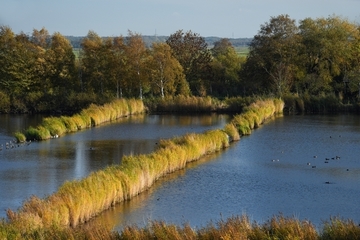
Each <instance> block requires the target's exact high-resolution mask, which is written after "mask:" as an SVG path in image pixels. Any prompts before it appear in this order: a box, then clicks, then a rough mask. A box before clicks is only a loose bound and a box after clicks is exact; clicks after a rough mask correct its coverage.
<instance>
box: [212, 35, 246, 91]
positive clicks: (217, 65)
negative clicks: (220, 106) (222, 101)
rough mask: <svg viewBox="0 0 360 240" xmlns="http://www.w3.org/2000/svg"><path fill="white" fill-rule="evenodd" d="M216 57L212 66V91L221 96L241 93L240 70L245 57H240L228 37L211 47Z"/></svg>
mask: <svg viewBox="0 0 360 240" xmlns="http://www.w3.org/2000/svg"><path fill="white" fill-rule="evenodd" d="M211 52H212V55H213V57H214V59H213V61H212V63H211V67H212V73H213V75H212V80H211V92H212V94H215V95H219V96H229V95H231V96H235V95H238V94H239V90H240V89H239V87H240V86H239V71H240V69H241V64H242V62H243V59H242V58H240V57H239V56H238V55H237V54H236V51H235V49H234V47H233V46H232V44H231V43H230V41H229V40H228V39H226V38H224V39H221V40H219V41H217V42H215V43H214V47H213V48H212V49H211Z"/></svg>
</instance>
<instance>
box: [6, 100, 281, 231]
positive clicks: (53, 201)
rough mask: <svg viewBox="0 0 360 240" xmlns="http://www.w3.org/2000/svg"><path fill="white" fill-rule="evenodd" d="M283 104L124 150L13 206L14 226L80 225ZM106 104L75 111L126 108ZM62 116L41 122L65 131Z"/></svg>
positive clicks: (255, 107)
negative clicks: (113, 161) (130, 152)
mask: <svg viewBox="0 0 360 240" xmlns="http://www.w3.org/2000/svg"><path fill="white" fill-rule="evenodd" d="M282 104H283V103H282V101H277V100H262V101H261V100H258V101H256V102H255V103H253V104H251V105H250V106H249V107H248V108H246V109H247V111H246V112H244V113H242V114H240V115H237V116H235V117H234V120H233V121H232V122H231V123H229V124H228V125H226V126H225V128H224V130H222V129H218V130H210V131H206V132H204V133H199V134H195V133H190V134H186V135H184V136H181V137H174V138H172V139H167V140H161V141H160V143H159V144H158V148H157V149H156V150H155V151H154V152H153V153H150V154H146V155H136V156H124V157H123V158H122V161H121V164H120V165H112V166H108V167H106V168H105V169H103V170H100V171H97V172H93V173H91V174H90V175H89V176H88V177H86V178H84V179H81V180H74V181H68V182H66V183H64V184H63V185H62V186H61V187H60V188H59V189H58V191H57V192H55V193H54V194H52V195H50V196H48V197H46V198H44V199H40V198H37V197H36V196H33V197H31V198H30V199H29V200H27V201H26V202H25V203H24V204H23V206H22V207H21V208H20V209H19V210H18V211H17V212H13V211H11V210H8V214H7V215H8V219H9V226H11V227H12V228H14V229H17V230H18V231H19V232H21V233H22V234H25V233H29V232H37V231H43V229H51V228H53V227H56V228H59V229H64V228H67V227H72V228H75V227H77V226H79V225H80V224H81V223H84V222H86V221H88V220H90V219H91V218H93V217H94V216H96V215H97V214H99V213H100V212H102V211H104V210H106V209H108V208H109V207H111V206H113V205H114V204H116V203H119V202H123V201H125V200H130V199H131V198H132V197H134V196H136V195H138V194H139V193H141V192H142V191H144V190H146V189H147V188H149V187H151V186H152V184H153V183H154V182H155V181H156V180H157V179H159V178H160V177H162V176H164V175H166V174H169V173H171V172H174V171H176V170H178V169H182V168H184V167H185V166H186V164H187V163H189V162H191V161H196V160H198V159H199V158H201V157H202V156H204V155H206V154H210V153H213V152H216V151H220V150H221V149H224V148H226V147H228V146H229V144H230V142H231V141H234V140H239V139H240V134H242V132H241V131H240V129H241V125H240V124H246V125H247V126H248V125H249V126H256V124H255V123H251V121H257V120H256V119H260V120H258V121H259V123H258V124H261V123H263V122H264V121H265V119H267V118H269V117H271V116H272V115H271V114H276V113H278V112H281V106H283V105H282ZM142 107H143V105H141V104H138V103H137V102H136V101H134V102H133V105H132V107H131V110H129V112H127V114H131V113H136V112H138V111H141V108H142ZM105 109H106V107H105V105H104V106H90V107H89V108H88V109H87V110H86V113H87V114H80V115H81V116H83V117H81V118H80V117H79V115H77V116H76V117H77V119H78V121H79V122H80V119H84V120H85V121H84V122H85V123H88V122H89V119H91V120H90V121H91V123H92V124H99V123H100V122H101V120H102V119H106V118H108V117H109V118H111V117H114V118H115V117H117V116H121V115H122V114H124V112H121V110H120V109H121V108H119V109H117V110H116V108H114V107H112V111H106V110H105ZM95 112H98V113H101V114H99V116H98V115H96V116H95V115H93V114H94V113H95ZM248 112H252V113H251V115H250V116H252V115H254V114H255V115H256V117H252V118H250V117H249V119H252V120H246V121H245V120H241V119H246V117H245V116H246V114H248ZM86 116H87V117H88V119H87V117H86ZM95 117H96V119H95ZM239 119H240V120H241V121H243V122H241V121H239ZM60 120H62V118H59V119H56V120H54V119H52V118H50V119H48V120H46V121H45V122H46V124H50V123H52V122H55V123H57V124H58V125H56V126H57V127H58V128H55V127H53V128H54V129H51V130H48V129H47V128H45V127H42V126H39V127H38V128H41V127H42V128H44V129H46V130H47V133H48V134H54V133H56V134H61V131H60V130H61V129H62V127H66V125H67V124H69V123H64V122H63V121H62V124H60V123H58V122H59V121H60ZM67 120H69V119H67ZM74 124H75V125H77V124H78V123H74ZM71 125H72V126H73V124H71ZM50 131H52V132H50ZM56 131H57V132H56Z"/></svg>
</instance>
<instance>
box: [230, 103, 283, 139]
mask: <svg viewBox="0 0 360 240" xmlns="http://www.w3.org/2000/svg"><path fill="white" fill-rule="evenodd" d="M283 108H284V102H283V101H281V100H279V99H267V100H257V101H255V102H254V103H251V104H250V105H249V106H247V107H244V112H243V113H241V114H238V115H235V116H234V118H233V119H232V121H231V124H232V125H234V127H235V128H236V129H237V131H238V132H239V135H240V136H242V135H250V134H251V131H252V130H253V129H255V128H258V127H259V126H260V125H261V124H263V123H264V122H265V120H267V119H269V118H271V117H273V116H275V115H278V114H282V111H283Z"/></svg>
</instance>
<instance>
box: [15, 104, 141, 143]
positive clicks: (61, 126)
mask: <svg viewBox="0 0 360 240" xmlns="http://www.w3.org/2000/svg"><path fill="white" fill-rule="evenodd" d="M144 111H145V106H144V104H143V102H142V101H141V100H136V99H117V100H115V101H113V102H111V103H108V104H105V105H103V106H98V105H95V104H91V105H90V106H89V107H88V108H87V109H84V110H82V111H81V112H80V113H78V114H74V115H73V116H60V117H48V118H45V119H44V120H43V122H42V123H41V124H40V125H39V126H37V127H29V128H28V129H27V130H26V131H25V132H24V133H21V132H16V133H15V138H16V139H17V141H18V142H24V141H26V140H27V141H29V140H46V139H49V138H53V137H59V136H61V135H63V134H66V133H69V132H76V131H79V130H81V129H85V128H90V127H94V126H97V125H99V124H102V123H105V122H109V121H114V120H116V119H118V118H120V117H125V116H128V115H132V114H138V113H142V112H144Z"/></svg>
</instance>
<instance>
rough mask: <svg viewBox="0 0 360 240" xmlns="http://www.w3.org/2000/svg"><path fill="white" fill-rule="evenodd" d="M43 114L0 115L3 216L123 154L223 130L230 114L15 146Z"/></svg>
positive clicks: (148, 120)
mask: <svg viewBox="0 0 360 240" xmlns="http://www.w3.org/2000/svg"><path fill="white" fill-rule="evenodd" d="M42 117H43V116H27V115H20V116H19V115H0V144H3V147H2V149H3V150H1V151H0V217H5V216H6V209H8V208H10V209H12V210H16V209H18V208H19V207H21V206H22V204H23V202H24V201H25V200H26V199H28V198H29V197H30V196H32V195H36V196H38V197H41V198H43V197H45V196H47V195H49V194H51V193H53V192H55V191H56V190H57V189H58V188H59V186H61V185H62V184H63V183H64V182H65V181H66V180H73V179H80V178H83V177H86V176H87V175H89V173H90V172H91V171H96V170H99V169H102V168H104V167H106V166H107V165H111V164H119V163H120V160H121V157H122V156H123V155H130V154H138V153H143V154H146V153H150V152H152V151H153V150H154V147H155V146H156V143H157V142H158V141H159V139H164V138H171V137H173V136H181V135H184V134H185V133H189V132H203V131H205V130H208V129H212V128H216V129H218V128H222V127H223V126H224V125H225V124H226V123H227V121H228V119H229V116H228V115H216V114H210V115H201V116H185V115H182V116H175V115H139V116H131V117H127V118H122V119H119V120H118V121H116V122H113V123H109V124H104V125H101V126H99V127H95V128H92V129H87V130H84V131H80V132H76V133H73V134H67V135H64V136H62V137H60V138H57V139H51V140H47V141H41V142H33V143H31V144H30V145H20V146H19V147H18V146H17V145H16V147H15V148H10V149H6V148H5V146H6V143H9V142H10V141H13V139H14V137H13V133H14V132H15V131H19V130H21V129H26V128H27V127H29V126H37V125H38V124H39V123H40V121H41V119H42Z"/></svg>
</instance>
